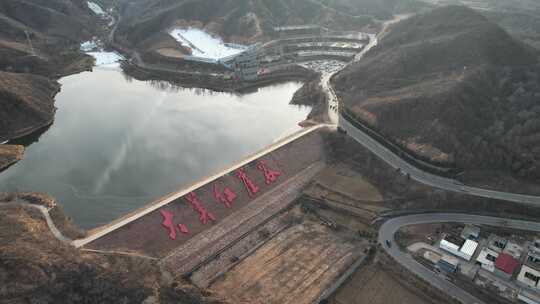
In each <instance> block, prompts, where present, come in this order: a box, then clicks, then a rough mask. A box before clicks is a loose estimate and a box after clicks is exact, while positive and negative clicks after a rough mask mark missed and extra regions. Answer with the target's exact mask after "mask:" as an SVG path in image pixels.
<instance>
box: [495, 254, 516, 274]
mask: <svg viewBox="0 0 540 304" xmlns="http://www.w3.org/2000/svg"><path fill="white" fill-rule="evenodd" d="M495 267H496V268H497V269H499V270H502V271H504V272H505V273H507V274H513V273H514V271H516V269H517V268H518V267H519V261H518V260H516V259H515V258H514V257H513V256H511V255H509V254H506V253H501V254H500V255H499V257H498V258H497V260H495Z"/></svg>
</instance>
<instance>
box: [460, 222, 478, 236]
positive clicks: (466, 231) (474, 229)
mask: <svg viewBox="0 0 540 304" xmlns="http://www.w3.org/2000/svg"><path fill="white" fill-rule="evenodd" d="M461 237H462V238H464V239H471V240H478V238H479V237H480V227H478V226H474V225H466V226H465V228H463V230H462V231H461Z"/></svg>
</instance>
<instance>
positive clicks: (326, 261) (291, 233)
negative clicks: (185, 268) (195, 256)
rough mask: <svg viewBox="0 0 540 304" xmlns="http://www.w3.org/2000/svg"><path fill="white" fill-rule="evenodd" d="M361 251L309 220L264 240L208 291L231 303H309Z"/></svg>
mask: <svg viewBox="0 0 540 304" xmlns="http://www.w3.org/2000/svg"><path fill="white" fill-rule="evenodd" d="M362 252H363V250H362V248H360V246H359V245H358V244H357V242H355V241H349V240H346V239H344V238H343V237H340V236H338V235H337V234H336V233H334V232H333V231H331V230H330V229H328V228H326V227H324V226H322V225H320V224H318V223H314V222H310V221H307V222H305V223H302V224H298V225H295V226H293V227H291V228H289V229H287V230H285V231H284V232H282V233H281V234H279V235H278V236H276V237H274V238H273V239H272V240H270V241H268V243H266V244H265V245H264V246H262V247H261V248H259V249H258V250H257V251H256V252H254V253H253V254H252V255H250V256H249V257H247V258H246V259H245V260H243V261H242V262H241V263H240V264H238V265H237V266H236V267H235V268H233V269H232V270H231V271H229V272H228V273H226V275H225V276H224V277H222V278H221V279H219V280H217V281H216V282H215V283H214V284H213V285H212V286H211V289H212V290H213V291H215V292H216V293H217V294H220V295H221V296H223V297H224V298H227V299H229V300H230V301H231V302H233V303H250V304H254V303H265V304H266V303H276V304H277V303H279V304H286V303H291V304H292V303H294V304H302V303H306V304H307V303H312V302H313V301H315V300H316V299H317V298H318V297H319V295H320V294H321V293H322V292H323V291H324V290H325V289H326V288H327V287H328V286H329V285H330V284H331V283H333V282H335V280H336V278H337V277H338V276H339V275H340V274H341V273H343V272H344V271H345V270H346V269H347V268H348V267H349V266H350V265H351V264H352V263H353V262H354V261H357V260H358V259H359V258H360V257H361V256H362V255H363V254H362Z"/></svg>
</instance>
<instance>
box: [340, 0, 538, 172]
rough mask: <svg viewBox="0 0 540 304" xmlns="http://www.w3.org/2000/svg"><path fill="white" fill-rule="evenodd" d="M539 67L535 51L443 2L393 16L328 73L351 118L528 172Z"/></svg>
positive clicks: (481, 165) (458, 157) (486, 164)
mask: <svg viewBox="0 0 540 304" xmlns="http://www.w3.org/2000/svg"><path fill="white" fill-rule="evenodd" d="M539 77H540V66H539V65H538V54H537V53H536V52H535V51H533V50H532V49H531V48H529V47H527V46H525V45H523V44H521V43H519V42H517V41H515V40H514V39H513V38H512V37H510V36H509V35H508V34H507V33H506V32H505V31H504V30H502V29H501V28H499V27H498V26H497V25H495V24H493V23H491V22H490V21H488V20H487V19H486V18H485V17H483V16H481V15H480V14H478V13H476V12H474V11H472V10H470V9H468V8H465V7H458V6H450V7H444V8H438V9H436V10H433V11H432V12H429V13H426V14H422V15H417V16H415V17H412V18H410V19H408V20H405V21H403V22H401V23H399V24H397V25H395V26H394V27H393V28H392V29H391V30H390V32H389V33H388V34H387V35H386V36H384V37H383V38H382V39H381V41H380V44H379V46H377V47H376V48H374V49H373V50H371V51H370V52H369V53H368V54H367V56H366V57H365V58H364V59H363V60H362V61H361V62H358V63H356V64H353V65H351V66H349V67H348V68H347V69H345V70H344V71H342V72H340V73H339V74H338V75H337V76H336V77H335V78H334V79H333V82H334V85H335V87H336V88H337V92H338V95H340V96H341V98H342V100H343V101H344V105H345V108H346V109H347V110H348V111H350V112H351V113H353V115H355V116H356V117H357V119H359V120H361V121H362V122H364V123H366V124H368V125H369V126H371V127H372V128H374V129H376V130H378V131H379V132H380V133H382V134H383V135H385V136H387V137H388V138H390V139H392V140H393V141H394V142H397V143H400V144H402V145H403V146H405V147H407V148H408V149H409V150H411V151H413V152H415V153H417V154H419V155H422V156H425V157H426V158H431V159H432V160H436V161H446V162H455V163H457V165H458V166H460V167H462V168H464V169H467V170H487V169H490V170H491V169H497V170H500V171H504V172H507V173H510V172H511V173H514V174H517V175H519V176H522V177H528V178H532V179H535V178H539V177H540V107H538V105H539V102H540V100H539V99H540V83H539V80H540V78H539Z"/></svg>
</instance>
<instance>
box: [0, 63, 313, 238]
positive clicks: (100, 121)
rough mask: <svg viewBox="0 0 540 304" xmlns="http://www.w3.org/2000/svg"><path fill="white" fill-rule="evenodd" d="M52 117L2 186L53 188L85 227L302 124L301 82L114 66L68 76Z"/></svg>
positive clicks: (3, 177)
mask: <svg viewBox="0 0 540 304" xmlns="http://www.w3.org/2000/svg"><path fill="white" fill-rule="evenodd" d="M60 82H61V83H62V91H61V92H60V93H59V94H58V95H57V97H56V106H57V107H58V111H57V113H56V118H55V123H54V124H53V125H52V126H51V127H50V129H49V130H47V131H46V132H45V133H44V134H43V135H41V137H39V141H37V142H35V143H33V144H31V145H30V146H29V147H28V148H27V151H26V154H25V159H24V160H23V161H21V162H19V163H18V164H17V165H15V166H13V167H11V168H10V169H8V170H7V171H5V172H3V173H1V174H0V191H40V192H47V193H50V194H51V195H53V196H54V197H55V198H56V199H57V200H58V201H59V203H61V204H62V205H63V207H64V209H65V211H66V213H67V214H68V215H69V216H71V217H72V218H73V219H74V220H75V222H76V223H77V224H78V225H79V226H81V227H84V228H91V227H95V226H98V225H100V224H105V223H107V222H109V221H111V220H113V219H115V218H117V217H119V216H121V215H122V214H125V213H127V212H129V211H132V210H133V209H136V208H138V207H141V206H143V205H145V204H146V203H148V202H150V201H151V200H152V199H154V198H157V197H160V196H163V195H165V194H167V193H169V192H172V191H174V190H177V189H179V188H181V187H183V186H187V185H189V184H191V183H193V182H194V181H196V180H198V179H200V178H202V177H205V176H208V175H209V174H211V173H214V172H216V171H217V170H219V169H221V168H223V167H226V166H227V165H229V164H232V163H233V162H235V161H237V160H239V159H241V158H242V157H244V156H247V155H249V154H251V153H254V152H256V151H257V150H259V149H261V148H263V147H265V146H267V145H269V144H271V143H272V142H274V141H275V140H277V139H279V138H280V137H282V136H284V135H287V134H289V133H292V132H294V131H295V130H298V129H299V127H298V126H297V124H298V122H300V121H301V120H303V119H304V118H305V117H306V116H307V114H308V112H309V108H306V107H297V106H292V105H289V101H290V100H291V98H292V95H293V94H294V92H295V91H296V90H297V89H298V88H299V87H300V84H298V83H288V84H283V85H277V86H273V87H267V88H264V89H260V90H259V91H258V92H255V93H251V94H248V95H243V96H236V95H231V94H227V93H216V92H210V91H205V90H201V89H172V88H170V87H168V86H167V85H165V84H163V83H157V84H156V83H154V84H150V83H148V82H140V81H136V80H133V81H129V80H127V79H126V78H125V76H124V75H123V74H122V73H121V72H120V71H119V70H114V69H108V70H107V69H99V68H98V69H96V70H95V71H94V72H85V73H81V74H77V75H72V76H69V77H65V78H62V79H61V81H60Z"/></svg>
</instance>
